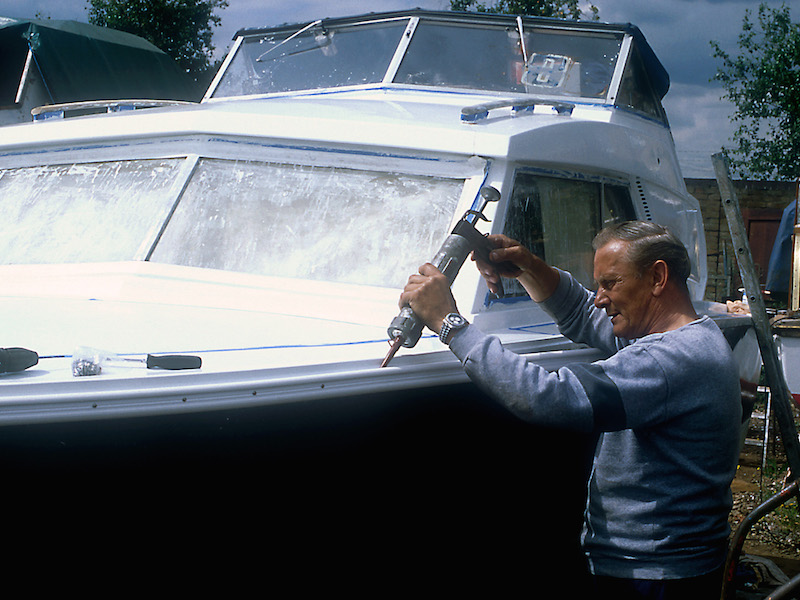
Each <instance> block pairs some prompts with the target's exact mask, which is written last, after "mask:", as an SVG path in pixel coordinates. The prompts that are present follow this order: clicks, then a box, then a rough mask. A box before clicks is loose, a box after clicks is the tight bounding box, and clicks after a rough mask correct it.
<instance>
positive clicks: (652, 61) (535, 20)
mask: <svg viewBox="0 0 800 600" xmlns="http://www.w3.org/2000/svg"><path fill="white" fill-rule="evenodd" d="M403 17H419V18H421V19H428V20H446V21H449V22H462V23H472V24H504V25H508V26H510V27H516V23H517V19H518V18H520V19H522V22H523V24H524V25H530V26H534V25H537V26H544V27H554V28H563V29H572V30H583V31H605V32H609V33H624V34H628V35H630V36H631V37H633V40H634V44H635V45H636V47H637V48H638V50H639V52H640V55H641V57H642V61H643V63H644V66H645V69H646V70H647V73H648V75H649V77H650V80H651V83H652V85H653V88H654V91H655V92H656V93H657V94H658V96H659V98H663V97H664V96H665V95H666V93H667V92H668V91H669V74H668V73H667V70H666V69H665V68H664V65H663V64H662V63H661V61H660V60H659V59H658V57H657V56H656V54H655V52H654V51H653V49H652V47H651V46H650V44H649V43H648V42H647V39H646V38H645V36H644V34H643V33H642V31H641V30H640V29H639V28H638V27H637V26H636V25H634V24H632V23H603V22H600V21H574V20H568V19H555V18H551V17H533V16H527V15H519V16H518V15H501V14H494V13H477V12H458V11H434V10H426V9H421V8H414V9H408V10H402V11H391V12H371V13H364V14H361V15H356V16H349V17H336V18H325V19H321V25H322V26H330V27H333V26H341V25H347V24H350V23H358V22H363V21H365V20H387V19H398V18H403ZM308 23H309V22H302V23H284V24H282V25H278V26H275V27H261V28H245V29H240V30H239V31H237V32H236V34H235V35H234V37H233V39H236V38H238V37H244V36H251V35H262V34H266V33H280V32H287V33H293V32H296V31H297V30H298V29H300V28H302V27H303V26H305V25H307V24H308Z"/></svg>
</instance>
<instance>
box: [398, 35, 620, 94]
mask: <svg viewBox="0 0 800 600" xmlns="http://www.w3.org/2000/svg"><path fill="white" fill-rule="evenodd" d="M621 42H622V38H621V35H611V34H605V35H604V34H599V33H591V34H589V33H585V32H575V31H570V32H567V31H553V30H547V29H540V28H528V29H525V52H526V56H527V57H528V60H527V62H526V61H525V58H524V56H523V51H522V48H521V46H520V43H519V33H518V32H517V29H516V28H511V29H509V28H506V27H488V28H487V27H486V26H482V27H480V28H479V27H473V26H467V25H453V24H437V23H426V22H422V23H420V24H419V26H418V27H417V30H416V31H415V32H414V37H413V38H412V40H411V44H410V45H409V48H408V51H407V53H406V56H405V58H404V59H403V62H402V63H401V65H400V69H399V71H398V73H397V76H396V77H395V82H396V83H404V84H417V85H431V86H441V87H459V88H471V89H483V90H494V91H507V92H520V93H530V94H536V95H548V96H573V97H591V98H603V97H605V95H606V94H607V93H608V88H609V84H610V82H611V76H612V74H613V72H614V66H615V64H616V62H617V57H618V55H619V49H620V45H621Z"/></svg>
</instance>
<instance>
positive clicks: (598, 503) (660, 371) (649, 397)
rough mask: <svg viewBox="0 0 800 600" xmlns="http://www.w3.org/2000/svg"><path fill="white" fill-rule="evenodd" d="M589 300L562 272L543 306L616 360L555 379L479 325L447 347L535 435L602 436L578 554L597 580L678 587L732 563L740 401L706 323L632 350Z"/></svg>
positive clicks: (719, 341)
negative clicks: (542, 431) (537, 428)
mask: <svg viewBox="0 0 800 600" xmlns="http://www.w3.org/2000/svg"><path fill="white" fill-rule="evenodd" d="M593 298H594V295H593V294H592V293H591V292H589V291H588V290H586V289H585V288H584V287H583V286H581V285H580V284H579V283H577V281H575V280H574V279H573V278H572V277H571V276H570V275H569V274H568V273H566V272H563V271H562V272H561V281H560V283H559V286H558V289H557V290H556V292H555V293H554V294H553V295H552V296H551V297H550V298H548V299H547V300H546V301H545V302H543V303H542V304H541V306H542V307H543V308H544V309H545V310H546V311H547V312H548V313H549V314H551V315H552V316H553V317H554V318H555V320H556V322H557V323H558V325H559V329H560V331H561V332H562V333H563V334H564V335H565V336H567V337H568V338H570V339H572V340H573V341H576V342H580V343H585V344H587V345H589V346H592V347H594V348H598V349H600V350H603V351H604V352H606V353H607V354H608V355H609V358H607V359H605V360H600V361H598V362H595V363H592V364H586V363H583V364H572V365H568V366H564V367H562V368H560V369H558V370H557V371H556V372H549V371H546V370H545V369H543V368H541V367H539V366H537V365H536V364H534V363H531V362H528V361H527V360H526V359H525V358H524V357H522V356H519V355H517V354H515V353H514V352H511V351H507V350H505V349H504V348H503V347H502V345H501V344H500V342H499V340H498V339H497V338H495V337H491V336H487V335H485V334H483V333H482V332H481V331H480V330H478V329H477V328H476V327H475V326H469V327H467V328H465V329H464V330H461V331H460V332H458V333H457V334H456V336H455V337H454V338H453V339H452V340H451V343H450V348H451V350H452V351H453V352H454V353H455V354H456V356H458V358H459V359H460V360H461V362H462V364H463V365H464V368H465V369H466V372H467V374H468V375H469V376H470V378H471V379H472V380H473V381H474V382H475V383H477V384H478V385H479V386H480V387H481V388H482V389H484V390H485V391H486V392H487V393H488V394H490V395H491V396H492V397H494V398H495V399H497V400H498V401H499V402H501V403H502V404H504V405H505V406H506V407H507V408H508V409H509V410H511V411H512V412H514V413H515V414H516V415H518V416H519V417H521V418H522V419H525V420H526V421H530V422H532V423H537V424H539V425H545V426H552V427H556V428H567V429H571V430H577V431H583V432H593V431H595V432H597V431H599V432H602V434H601V436H600V439H599V442H598V445H597V448H596V451H595V457H594V463H593V467H592V473H591V477H590V480H589V489H588V501H587V509H586V514H585V523H584V532H583V545H584V549H585V551H586V554H587V557H588V559H589V565H590V569H591V570H592V572H593V573H595V574H598V575H610V576H614V577H626V578H637V579H675V578H684V577H693V576H697V575H702V574H704V573H708V572H710V571H712V570H714V569H715V568H717V567H719V566H720V565H721V564H722V562H723V561H724V558H725V552H726V545H727V536H728V533H729V527H728V513H729V511H730V507H731V491H730V484H731V481H732V479H733V477H734V475H735V473H736V465H737V463H738V455H739V443H740V423H741V395H740V394H741V392H740V388H739V377H738V372H737V369H736V366H735V364H734V359H733V357H732V355H731V350H730V347H729V345H728V343H727V341H726V340H725V338H724V336H723V335H722V332H721V331H720V330H719V328H718V327H717V325H716V324H715V323H714V322H713V321H712V320H711V319H709V318H708V317H705V316H704V317H700V318H698V319H697V320H695V321H693V322H691V323H689V324H688V325H685V326H683V327H681V328H680V329H676V330H673V331H669V332H666V333H655V334H651V335H647V336H645V337H642V338H640V339H638V340H636V341H634V342H633V343H630V342H628V341H626V340H621V339H619V338H616V337H615V336H614V334H613V331H612V324H611V321H610V320H609V319H608V316H607V315H606V314H605V311H603V310H601V309H598V308H596V307H595V306H594V304H593Z"/></svg>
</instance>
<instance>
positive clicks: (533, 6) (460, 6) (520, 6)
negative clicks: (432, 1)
mask: <svg viewBox="0 0 800 600" xmlns="http://www.w3.org/2000/svg"><path fill="white" fill-rule="evenodd" d="M578 4H579V0H495V1H494V4H492V5H491V6H488V5H486V4H483V3H482V2H478V1H477V0H450V10H457V11H468V10H471V9H473V8H474V10H476V11H477V12H486V13H502V14H508V15H535V16H539V17H556V18H559V19H572V20H574V21H577V20H578V19H580V18H581V14H582V12H581V9H580V7H579V6H578ZM589 6H590V8H589V10H590V11H591V12H592V19H594V20H596V19H597V7H596V6H594V5H593V4H590V5H589Z"/></svg>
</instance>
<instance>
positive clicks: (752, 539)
mask: <svg viewBox="0 0 800 600" xmlns="http://www.w3.org/2000/svg"><path fill="white" fill-rule="evenodd" d="M782 451H783V449H782V447H781V446H780V444H779V445H778V447H777V449H775V450H774V451H773V449H772V447H770V448H769V450H768V452H767V460H766V468H764V469H762V449H761V448H760V447H758V446H748V445H746V446H745V449H744V451H743V452H742V456H741V459H740V461H739V469H738V471H737V475H736V479H735V480H734V482H733V485H732V486H731V488H732V490H733V509H732V511H731V516H730V523H731V529H732V530H734V531H735V529H736V527H737V526H738V525H739V523H740V522H741V521H742V519H744V518H745V517H746V516H747V515H748V514H750V512H751V511H752V510H753V509H755V508H756V507H757V506H759V505H760V504H761V503H762V502H763V501H765V500H767V499H768V498H770V497H772V496H773V495H774V494H776V493H778V492H779V491H780V490H781V489H783V488H784V487H785V485H786V483H787V475H788V472H787V470H786V468H785V466H784V465H785V464H786V462H785V456H784V455H783V454H782ZM743 552H744V553H743V562H742V564H743V565H745V566H746V567H748V568H749V569H752V570H753V571H754V572H753V573H750V572H749V571H748V577H743V581H740V582H738V584H737V590H739V591H738V592H737V594H738V595H737V599H744V598H747V599H749V598H761V597H764V595H765V594H766V592H767V591H769V589H770V586H769V585H767V583H766V582H765V581H761V579H762V578H764V579H765V580H766V579H769V578H770V575H769V573H767V572H766V571H765V570H764V568H762V565H760V564H757V561H758V560H760V559H766V560H767V561H769V562H768V563H766V564H767V565H769V563H773V564H774V565H775V566H777V567H778V568H779V569H780V571H781V572H782V573H783V574H784V575H785V576H786V577H787V578H789V579H791V578H792V577H794V576H795V575H797V574H800V510H798V499H797V498H794V499H792V500H790V501H789V502H787V503H786V504H784V505H783V506H782V507H781V508H779V509H777V510H775V511H773V512H771V513H768V514H767V515H765V516H764V517H763V518H762V519H761V520H759V521H758V522H756V523H755V525H753V527H752V529H751V530H750V532H749V533H748V534H747V537H746V541H745V545H744V551H743ZM753 577H755V581H753V580H752V579H753ZM745 580H747V581H745ZM773 589H774V588H773ZM759 592H761V595H758V593H759Z"/></svg>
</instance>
